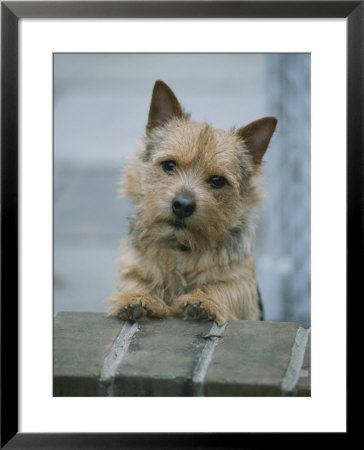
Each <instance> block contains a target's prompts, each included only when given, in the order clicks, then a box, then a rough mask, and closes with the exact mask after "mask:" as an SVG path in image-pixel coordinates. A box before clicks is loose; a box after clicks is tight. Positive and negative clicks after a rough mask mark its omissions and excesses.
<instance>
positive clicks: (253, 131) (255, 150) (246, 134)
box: [237, 117, 278, 164]
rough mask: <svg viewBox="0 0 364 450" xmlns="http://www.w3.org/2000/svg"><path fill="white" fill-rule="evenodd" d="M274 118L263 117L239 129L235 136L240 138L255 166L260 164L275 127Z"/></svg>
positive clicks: (275, 120)
mask: <svg viewBox="0 0 364 450" xmlns="http://www.w3.org/2000/svg"><path fill="white" fill-rule="evenodd" d="M277 122H278V121H277V119H276V118H275V117H263V119H259V120H255V121H254V122H252V123H250V124H249V125H246V126H245V127H243V128H239V130H238V131H237V134H238V136H239V137H241V138H242V139H243V141H244V143H245V145H246V146H247V148H248V150H249V152H250V154H251V156H252V157H253V161H254V162H255V164H260V163H261V161H262V158H263V155H264V153H265V151H266V150H267V147H268V144H269V141H270V139H271V137H272V135H273V133H274V130H275V128H276V125H277Z"/></svg>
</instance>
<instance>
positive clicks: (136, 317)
mask: <svg viewBox="0 0 364 450" xmlns="http://www.w3.org/2000/svg"><path fill="white" fill-rule="evenodd" d="M108 302H109V304H110V307H109V311H108V315H109V316H118V317H119V318H120V319H122V320H129V321H132V322H134V321H140V320H144V319H146V318H147V317H164V316H165V315H167V314H168V313H169V308H168V306H167V305H166V304H165V303H164V302H163V301H162V300H161V299H159V298H158V297H157V296H156V295H154V294H153V293H152V292H151V290H150V289H149V286H148V284H147V283H146V282H145V281H144V280H143V279H141V278H140V277H138V276H137V275H135V274H132V273H131V271H130V270H128V271H125V272H124V273H121V276H120V279H119V285H118V289H117V291H116V292H115V293H114V294H113V295H112V296H111V297H110V298H108Z"/></svg>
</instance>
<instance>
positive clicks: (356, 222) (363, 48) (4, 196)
mask: <svg viewBox="0 0 364 450" xmlns="http://www.w3.org/2000/svg"><path fill="white" fill-rule="evenodd" d="M111 17H112V18H238V17H241V18H346V19H347V40H348V42H347V45H348V53H347V300H349V298H352V299H353V300H354V296H355V297H356V298H358V297H359V299H360V298H363V296H362V295H360V292H362V289H360V290H359V282H360V281H361V277H362V274H363V273H364V264H363V248H364V246H363V234H364V208H363V205H364V183H363V178H362V173H363V172H364V151H363V148H364V1H330V0H327V1H273V0H272V1H259V0H256V1H167V2H166V1H159V2H158V1H137V0H135V1H125V2H124V1H112V2H110V1H72V2H63V1H53V2H49V1H27V2H24V1H4V2H1V66H2V77H1V92H2V96H1V180H2V181H1V204H2V210H1V226H2V227H1V267H2V272H1V275H2V277H1V281H2V282H1V297H2V304H1V388H2V395H1V432H2V434H1V448H3V447H4V446H5V448H14V449H20V448H22V449H23V448H33V449H40V448H45V449H49V448H52V449H66V448H67V449H72V448H75V449H76V448H77V449H96V448H105V449H107V448H148V447H150V448H158V449H159V448H165V447H167V446H168V447H169V448H173V449H180V448H246V447H252V448H257V447H260V446H261V444H262V439H264V440H267V442H268V440H270V442H271V438H272V435H270V434H267V433H266V434H244V435H242V433H229V434H226V433H216V434H214V433H196V434H189V433H178V434H177V433H172V434H171V433H162V434H159V433H152V434H151V433H140V434H130V433H109V434H106V433H65V434H47V433H34V434H33V433H18V400H19V399H18V331H19V330H18V323H17V321H16V319H15V318H17V317H18V301H17V300H18V297H17V287H18V21H19V19H21V18H111ZM358 293H359V296H358ZM347 348H348V351H350V350H349V349H350V346H349V345H348V347H347ZM333 395H334V394H333ZM306 435H307V434H306ZM306 435H303V436H301V437H300V441H299V442H300V443H302V442H304V441H306ZM347 435H348V433H340V434H337V435H336V436H335V439H337V440H338V441H339V440H341V439H340V438H343V437H347ZM289 436H291V437H292V438H293V439H295V440H296V439H297V438H298V436H297V435H293V436H292V435H287V437H286V438H285V439H284V440H283V441H282V443H285V442H286V443H288V438H289ZM316 438H317V434H316ZM290 441H291V439H290Z"/></svg>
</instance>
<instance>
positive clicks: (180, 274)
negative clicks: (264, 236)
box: [109, 81, 277, 325]
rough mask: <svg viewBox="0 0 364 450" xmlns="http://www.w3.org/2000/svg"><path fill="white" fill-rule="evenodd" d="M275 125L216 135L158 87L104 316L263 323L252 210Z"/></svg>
mask: <svg viewBox="0 0 364 450" xmlns="http://www.w3.org/2000/svg"><path fill="white" fill-rule="evenodd" d="M276 123H277V119H276V118H274V117H265V118H263V119H260V120H257V121H255V122H252V123H250V124H249V125H247V126H245V127H243V128H240V129H238V130H234V129H231V130H229V131H224V130H216V129H214V128H212V127H211V126H210V125H209V124H207V123H197V122H194V121H192V120H191V119H190V117H189V115H187V114H185V113H184V112H183V110H182V108H181V105H180V104H179V102H178V100H177V98H176V97H175V95H174V93H173V92H172V90H171V89H170V88H169V87H168V86H167V85H166V84H165V83H164V82H163V81H157V82H156V83H155V85H154V90H153V95H152V101H151V105H150V110H149V117H148V123H147V126H146V136H145V138H144V140H143V143H142V145H141V146H140V148H139V149H138V151H137V154H136V156H135V158H134V161H133V163H132V165H131V166H130V167H129V169H128V170H127V172H126V175H125V179H124V182H125V192H126V193H127V194H128V195H130V196H131V197H132V198H133V202H134V205H135V210H136V212H135V216H134V217H133V218H132V219H131V223H130V233H129V235H128V236H127V237H126V238H125V239H124V240H123V241H122V243H121V245H122V247H121V257H120V264H121V269H120V277H119V282H118V286H117V290H116V292H115V293H114V294H113V296H112V297H111V298H110V299H109V302H110V309H109V315H116V316H119V317H120V318H121V319H122V320H130V321H139V320H142V319H144V318H145V317H147V316H151V317H163V316H165V315H174V316H180V317H183V318H185V319H192V320H216V322H217V324H219V325H222V324H224V323H225V322H227V321H228V320H234V319H246V320H259V319H261V310H260V306H259V298H258V297H259V295H258V291H257V285H256V280H255V270H254V261H253V255H252V243H253V239H254V226H253V223H252V219H251V213H252V212H253V210H254V209H256V207H257V206H258V204H259V202H260V200H261V198H262V194H261V192H260V189H259V188H260V185H261V181H262V171H261V160H262V157H263V155H264V153H265V151H266V149H267V146H268V144H269V141H270V138H271V137H272V134H273V132H274V129H275V127H276Z"/></svg>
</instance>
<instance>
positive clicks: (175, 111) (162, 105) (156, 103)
mask: <svg viewBox="0 0 364 450" xmlns="http://www.w3.org/2000/svg"><path fill="white" fill-rule="evenodd" d="M182 116H183V113H182V108H181V105H180V104H179V101H178V100H177V97H176V96H175V95H174V93H173V91H172V89H171V88H170V87H169V86H167V85H166V83H164V82H163V81H161V80H157V81H156V82H155V84H154V89H153V94H152V101H151V103H150V109H149V116H148V123H147V133H148V132H150V131H151V130H152V129H153V128H154V127H157V126H163V125H164V124H165V123H166V122H168V121H169V120H171V119H172V118H173V117H182Z"/></svg>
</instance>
